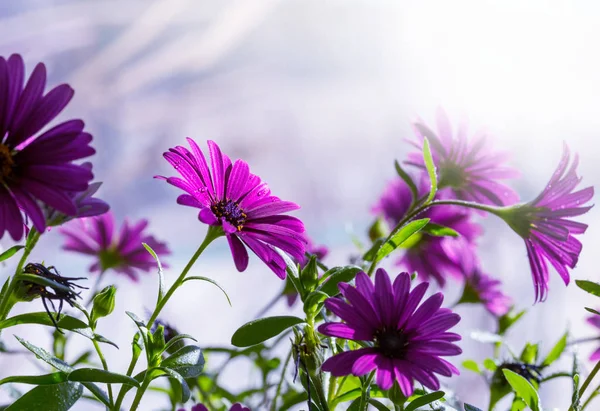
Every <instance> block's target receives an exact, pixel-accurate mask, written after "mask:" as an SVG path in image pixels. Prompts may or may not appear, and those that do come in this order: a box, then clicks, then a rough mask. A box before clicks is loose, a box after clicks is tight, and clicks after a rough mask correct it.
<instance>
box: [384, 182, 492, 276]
mask: <svg viewBox="0 0 600 411" xmlns="http://www.w3.org/2000/svg"><path fill="white" fill-rule="evenodd" d="M420 186H421V187H420V190H419V191H420V193H419V194H421V193H422V194H425V193H426V190H427V188H426V186H425V185H424V184H421V185H420ZM447 192H448V191H447V190H443V191H440V192H439V194H438V197H439V198H444V197H446V196H447ZM411 198H412V196H411V192H410V189H409V188H408V185H407V184H406V183H405V182H404V181H403V180H401V179H400V178H398V179H396V180H394V181H393V182H391V183H390V184H389V185H388V186H387V187H386V189H385V192H384V194H383V195H382V197H381V199H380V200H379V202H378V204H377V205H376V206H375V207H373V210H372V211H373V212H374V213H376V214H380V215H383V216H384V217H385V219H386V221H387V222H388V223H389V225H390V226H392V227H394V226H396V224H398V222H399V221H400V220H401V219H402V218H404V217H405V216H406V214H407V213H408V211H409V207H410V204H411ZM471 215H472V212H471V211H469V210H468V209H466V208H463V207H459V206H437V207H431V208H429V209H427V210H425V211H424V212H423V213H421V214H419V218H430V219H431V222H432V223H436V224H439V225H443V226H446V227H449V228H452V229H453V230H455V231H456V232H457V233H459V234H460V237H435V236H431V235H427V234H416V235H415V236H413V238H412V239H411V242H410V244H407V245H406V246H405V253H404V255H403V256H402V257H401V258H400V260H398V264H399V265H400V266H401V267H403V268H404V269H406V270H407V271H409V272H415V271H416V272H417V273H418V275H419V278H420V279H422V280H429V279H430V278H431V277H433V278H434V279H435V280H436V282H437V283H438V284H439V285H440V286H442V287H443V286H444V285H445V284H446V278H447V276H448V275H453V276H455V277H457V278H462V277H463V276H464V275H465V268H466V269H467V270H469V269H470V267H474V266H476V264H477V263H476V260H477V256H476V254H475V239H476V238H477V237H478V236H479V235H480V234H481V228H480V227H479V225H477V224H475V223H474V222H473V221H472V220H471Z"/></svg>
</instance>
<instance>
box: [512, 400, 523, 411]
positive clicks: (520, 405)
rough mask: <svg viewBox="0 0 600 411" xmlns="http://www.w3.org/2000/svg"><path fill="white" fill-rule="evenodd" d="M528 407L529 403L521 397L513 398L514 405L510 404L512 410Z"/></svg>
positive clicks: (517, 410) (521, 409)
mask: <svg viewBox="0 0 600 411" xmlns="http://www.w3.org/2000/svg"><path fill="white" fill-rule="evenodd" d="M525 408H527V404H525V401H523V400H522V399H520V398H517V397H515V398H514V399H513V402H512V405H511V406H510V411H523V410H524V409H525Z"/></svg>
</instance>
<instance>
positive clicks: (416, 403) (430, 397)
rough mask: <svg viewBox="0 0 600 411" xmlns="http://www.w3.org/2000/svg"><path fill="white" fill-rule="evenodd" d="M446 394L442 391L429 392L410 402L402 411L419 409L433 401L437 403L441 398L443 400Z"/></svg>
mask: <svg viewBox="0 0 600 411" xmlns="http://www.w3.org/2000/svg"><path fill="white" fill-rule="evenodd" d="M444 395H446V393H445V392H444V391H435V392H430V393H429V394H425V395H422V396H420V397H419V398H416V399H414V400H412V401H411V402H410V404H408V405H407V406H406V407H405V408H404V411H414V410H416V409H417V408H419V407H423V406H424V405H427V404H430V403H432V402H434V401H437V400H439V399H441V398H444Z"/></svg>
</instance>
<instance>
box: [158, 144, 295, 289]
mask: <svg viewBox="0 0 600 411" xmlns="http://www.w3.org/2000/svg"><path fill="white" fill-rule="evenodd" d="M187 141H188V143H189V144H190V147H191V149H192V152H190V151H189V150H188V149H186V148H185V147H181V146H177V147H175V148H171V149H169V151H168V152H166V153H164V157H165V158H166V159H167V161H168V162H169V163H171V165H172V166H173V167H174V168H175V169H176V170H177V171H179V173H180V174H181V176H182V177H183V178H178V177H169V178H165V177H159V178H162V179H165V180H166V181H167V182H168V183H169V184H171V185H173V186H175V187H178V188H180V189H182V190H184V191H185V192H186V193H187V194H182V195H180V196H179V198H178V199H177V202H178V203H179V204H182V205H186V206H190V207H196V208H199V209H200V212H199V213H198V219H199V220H200V221H202V222H203V223H205V224H209V225H213V226H221V227H223V230H224V231H225V235H226V236H227V240H228V242H229V248H230V249H231V254H232V255H233V260H234V262H235V266H236V268H237V269H238V271H244V270H245V269H246V268H247V267H248V252H247V250H246V247H249V248H250V249H251V250H252V251H253V252H254V253H255V254H256V255H257V256H258V257H259V258H260V259H261V260H262V261H263V262H264V263H265V264H267V266H268V267H269V268H270V269H271V270H273V272H274V273H275V274H277V276H278V277H279V278H282V279H283V278H285V276H286V272H285V269H286V263H285V260H284V259H283V257H282V256H281V255H280V254H279V253H278V252H277V251H276V250H275V247H277V248H279V249H281V250H282V251H284V252H286V253H288V254H289V255H290V256H292V257H293V258H294V260H296V261H300V260H302V258H304V250H305V248H306V240H305V239H304V234H303V233H304V224H302V221H300V220H299V219H297V218H295V217H291V216H288V215H283V214H282V213H286V212H288V211H293V210H297V209H298V208H299V206H298V205H297V204H295V203H292V202H290V201H282V200H280V199H279V198H278V197H275V196H273V195H271V191H270V190H269V188H268V187H267V185H266V184H265V183H263V182H261V180H260V177H258V176H256V175H254V174H251V173H250V169H249V167H248V164H247V163H246V162H245V161H243V160H236V161H235V163H233V164H232V162H231V160H230V159H229V157H227V156H226V155H224V154H222V153H221V149H220V148H219V146H218V145H217V144H216V143H215V142H213V141H208V150H209V154H210V161H211V169H209V167H208V163H207V162H206V159H205V157H204V153H202V150H200V147H198V145H197V144H196V142H195V141H194V140H192V139H191V138H188V139H187ZM211 170H212V172H211Z"/></svg>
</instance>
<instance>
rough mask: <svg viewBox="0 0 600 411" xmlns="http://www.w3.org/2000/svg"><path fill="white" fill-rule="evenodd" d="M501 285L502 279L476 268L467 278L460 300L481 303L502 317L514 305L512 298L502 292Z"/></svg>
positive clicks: (492, 312) (493, 313)
mask: <svg viewBox="0 0 600 411" xmlns="http://www.w3.org/2000/svg"><path fill="white" fill-rule="evenodd" d="M501 286H502V282H501V281H500V280H496V279H495V278H492V277H490V276H489V275H487V274H485V273H483V272H482V271H481V270H480V269H479V268H475V269H474V270H471V271H470V272H469V274H468V275H467V276H466V278H465V290H464V292H463V296H462V298H461V300H460V302H465V303H469V302H474V303H481V304H483V306H484V307H485V308H486V310H488V311H489V312H490V313H491V314H492V315H495V316H496V317H501V316H503V315H504V314H506V313H507V312H509V311H510V307H511V306H512V299H511V298H510V297H509V296H507V295H505V294H504V293H503V292H502V290H501V289H500V287H501Z"/></svg>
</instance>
